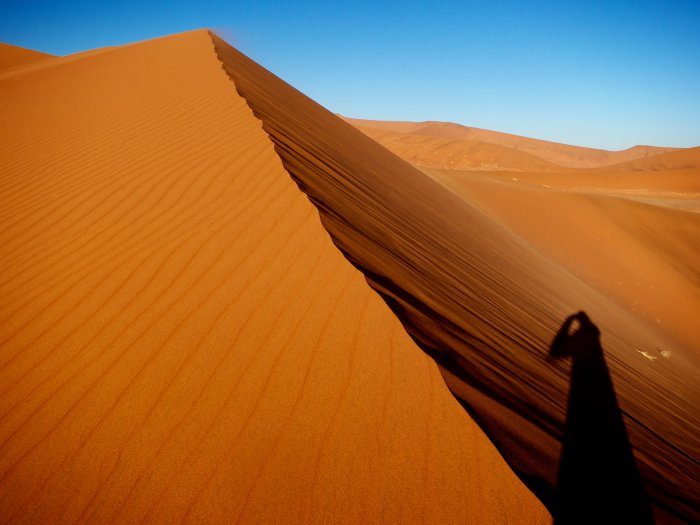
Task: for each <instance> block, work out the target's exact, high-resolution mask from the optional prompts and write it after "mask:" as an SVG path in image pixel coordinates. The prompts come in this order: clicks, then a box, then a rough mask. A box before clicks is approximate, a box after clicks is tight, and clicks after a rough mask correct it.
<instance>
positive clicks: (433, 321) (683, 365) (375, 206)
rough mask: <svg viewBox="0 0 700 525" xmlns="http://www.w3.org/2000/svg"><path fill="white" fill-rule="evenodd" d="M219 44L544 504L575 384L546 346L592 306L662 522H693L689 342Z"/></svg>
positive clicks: (409, 324) (373, 277)
mask: <svg viewBox="0 0 700 525" xmlns="http://www.w3.org/2000/svg"><path fill="white" fill-rule="evenodd" d="M214 42H215V44H216V49H217V53H218V55H219V57H220V58H221V60H222V62H223V63H224V67H225V69H226V71H227V73H228V74H229V76H230V77H231V78H232V79H233V80H234V82H235V84H236V88H237V89H238V91H239V93H240V94H241V95H242V96H243V97H244V98H245V99H246V101H247V102H248V103H249V104H250V106H251V107H252V109H253V111H254V113H255V114H256V116H258V118H260V120H261V121H262V123H263V127H264V129H265V131H266V132H267V133H268V134H269V135H270V137H271V138H272V140H273V141H274V142H275V146H276V149H277V152H278V153H279V154H280V157H281V158H282V161H283V162H284V166H285V168H286V169H287V171H289V172H290V174H291V175H292V176H293V177H294V178H295V180H296V181H297V184H299V186H300V188H301V189H302V190H303V191H304V192H306V193H307V195H308V196H309V198H310V199H311V201H312V202H313V203H314V204H315V205H316V206H317V207H318V209H319V210H320V212H321V218H322V221H323V224H324V225H325V226H326V228H327V229H328V231H329V232H330V233H331V236H332V237H333V241H334V242H335V244H336V245H337V246H338V247H339V248H340V249H341V250H342V252H343V253H344V254H345V255H346V257H347V258H348V259H349V260H350V261H351V262H352V263H353V264H354V265H355V266H357V267H358V268H359V269H361V270H362V272H363V273H364V274H365V276H366V278H367V280H368V282H369V283H370V285H371V286H372V287H373V288H374V289H375V290H377V291H378V292H379V293H380V294H381V295H382V297H383V298H384V300H385V301H386V302H387V304H388V305H389V306H390V307H391V308H392V310H393V311H394V312H395V313H396V315H397V316H398V317H399V318H400V319H401V321H402V322H403V324H404V327H405V328H406V329H407V331H408V332H409V333H410V334H411V336H412V337H413V338H414V340H415V341H416V343H417V344H418V345H419V346H421V348H423V350H424V351H426V353H428V354H429V355H430V356H431V357H433V358H434V359H435V360H436V362H437V363H438V364H439V365H440V368H441V370H442V372H443V377H444V378H445V380H446V382H447V384H448V386H449V387H450V389H451V391H452V392H453V393H454V394H455V396H456V397H457V398H459V399H460V401H461V402H462V404H463V406H465V407H466V408H467V409H468V410H469V412H470V413H471V414H472V415H473V416H474V417H475V419H476V420H477V421H478V422H479V424H480V426H481V427H482V428H483V429H484V430H485V431H486V432H487V434H488V435H489V436H490V437H491V438H492V440H493V441H494V443H496V445H497V446H498V448H499V449H500V450H501V452H502V453H503V454H504V457H505V458H506V460H507V461H508V462H509V463H510V464H511V466H512V467H513V468H514V469H515V470H516V472H518V473H519V475H520V476H521V478H522V479H523V480H525V481H526V482H527V483H528V485H529V486H530V487H531V488H532V489H533V490H534V491H535V492H536V493H537V494H538V495H539V496H540V497H541V498H542V499H543V500H545V501H552V497H553V494H554V490H555V487H556V478H557V473H558V464H559V456H560V450H561V442H562V439H563V436H564V432H565V421H566V407H567V396H568V384H569V377H568V368H567V367H565V366H564V365H562V364H555V365H553V364H552V363H551V362H550V361H549V360H548V359H547V356H548V352H549V343H550V341H551V339H552V337H553V334H555V333H556V332H557V331H558V329H559V323H561V319H562V318H563V317H564V316H565V315H567V314H568V313H570V312H572V311H578V310H581V309H585V310H586V311H587V312H589V313H590V315H591V317H592V318H594V319H596V322H598V323H599V324H600V326H601V332H602V334H603V338H604V346H605V348H606V352H607V354H608V364H609V368H610V375H611V376H612V379H613V381H614V383H615V385H616V391H617V397H618V400H619V406H620V409H621V411H622V414H623V417H624V421H625V424H626V426H627V432H628V434H629V439H630V442H631V444H632V447H633V450H634V454H635V458H636V461H637V464H638V466H639V471H640V474H641V476H642V479H643V481H644V484H645V486H646V490H647V492H648V494H649V497H650V498H651V501H652V503H653V505H654V507H655V513H656V514H657V517H658V518H659V519H663V520H666V521H672V520H674V519H686V520H688V519H690V520H692V519H697V518H698V515H699V510H698V500H697V494H698V493H699V491H698V488H699V487H698V480H697V479H696V477H695V475H694V472H696V471H697V468H698V459H697V458H698V457H699V454H698V452H699V446H698V438H697V429H698V427H699V425H698V413H697V408H696V407H697V405H698V402H699V401H700V396H699V390H698V384H697V377H698V355H697V351H696V349H694V348H692V347H689V346H688V345H686V344H684V341H680V340H677V339H676V338H674V337H673V335H672V334H670V333H669V332H667V331H665V330H662V329H660V328H659V327H658V326H655V325H654V324H652V323H648V322H646V321H645V320H644V319H642V318H640V316H638V315H637V314H636V313H634V312H631V311H630V310H629V309H627V308H624V307H622V306H621V305H620V304H619V303H618V302H617V301H616V300H614V299H613V298H610V297H608V296H606V294H605V293H603V292H602V291H601V290H599V289H597V287H595V286H593V285H591V284H590V283H588V282H586V281H585V280H583V279H582V278H580V277H578V276H577V275H575V274H574V273H572V272H571V271H569V270H568V269H567V268H565V267H563V266H562V265H561V264H559V263H558V262H557V261H556V260H553V259H552V258H550V257H549V256H548V255H547V254H545V253H542V252H541V251H540V250H537V249H535V248H534V247H533V246H532V245H531V244H530V243H529V242H527V241H526V240H524V239H523V238H522V237H521V236H519V235H517V234H516V233H514V232H512V231H510V230H508V229H506V228H505V227H503V225H502V224H501V223H500V222H498V221H495V220H494V219H493V218H492V217H491V216H489V215H488V214H485V213H484V212H483V211H481V210H480V209H478V208H477V207H475V206H474V205H473V204H471V203H470V202H468V201H467V200H465V199H464V198H463V197H462V196H461V195H458V194H457V193H456V192H453V191H451V189H448V188H446V187H443V186H442V185H441V184H436V181H435V180H433V179H431V178H430V177H428V176H426V175H425V174H423V173H421V172H420V171H418V170H416V169H415V168H413V167H411V166H410V165H409V164H407V163H405V162H403V161H401V160H400V159H398V158H397V157H394V156H391V155H388V154H387V151H386V150H385V149H384V148H382V147H381V146H379V145H378V144H376V143H371V142H368V141H367V140H366V138H365V137H364V136H363V135H361V134H359V133H358V132H357V131H356V130H354V129H352V128H351V127H350V126H348V125H347V124H346V123H345V122H343V121H342V120H341V119H339V118H333V117H332V116H331V115H330V114H329V113H328V112H327V111H326V110H324V109H323V108H321V107H320V106H318V105H317V104H315V103H313V101H311V100H309V99H308V98H306V97H304V96H303V95H301V94H300V93H298V92H297V91H295V90H293V89H292V88H290V87H289V86H287V85H286V84H284V83H283V82H281V81H280V80H279V79H277V78H275V77H274V76H272V75H271V74H270V73H268V72H266V71H265V70H263V69H262V68H260V67H259V66H257V65H256V64H254V63H253V62H251V61H250V60H248V59H246V57H244V56H243V55H241V54H240V53H238V52H236V51H235V50H234V49H232V48H231V47H230V46H228V45H227V44H225V43H224V42H223V41H221V40H220V39H218V38H216V37H214ZM301 115H303V118H302V117H301ZM638 348H662V349H664V351H668V352H670V353H671V354H672V355H673V358H672V359H663V360H657V361H654V362H650V361H649V360H648V359H647V358H646V357H645V356H643V355H641V354H640V353H639V352H638V351H636V349H638Z"/></svg>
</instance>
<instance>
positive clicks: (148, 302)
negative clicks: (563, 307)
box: [0, 31, 548, 523]
mask: <svg viewBox="0 0 700 525" xmlns="http://www.w3.org/2000/svg"><path fill="white" fill-rule="evenodd" d="M50 62H51V63H50V65H47V66H46V67H45V68H43V69H35V68H34V69H31V70H30V71H29V73H26V74H23V73H22V72H17V73H16V74H15V75H13V76H11V77H8V78H6V79H4V81H3V82H2V83H0V89H2V91H1V94H2V95H1V96H2V97H3V108H4V109H3V112H2V114H1V115H0V119H1V122H2V124H1V127H0V129H2V133H3V140H2V141H0V158H1V159H2V165H3V171H2V178H1V179H0V183H1V184H2V186H1V187H2V189H1V190H0V198H1V199H2V205H0V213H1V214H2V225H3V227H2V237H1V240H2V259H1V261H0V263H1V265H2V270H1V276H2V284H1V288H0V290H1V291H0V294H1V295H0V297H1V302H0V315H1V321H0V341H2V342H1V346H0V388H1V389H2V394H1V395H0V403H1V404H0V508H2V509H3V511H2V513H0V521H2V522H5V523H9V522H27V523H37V522H43V523H76V522H92V523H109V522H115V523H132V522H149V523H154V522H160V523H172V522H176V521H180V520H184V521H188V522H195V521H199V522H201V521H209V522H212V521H213V522H225V523H233V522H240V523H251V522H258V523H272V522H290V523H301V522H325V523H327V522H334V523H337V522H346V523H366V522H385V523H400V522H402V523H409V522H425V523H450V522H453V523H464V522H472V523H538V522H539V523H546V522H547V521H548V514H547V512H546V510H545V509H544V508H543V507H542V505H541V504H540V503H539V502H538V501H537V500H536V499H535V498H534V496H532V494H531V493H529V492H528V491H527V490H526V489H525V488H524V486H523V485H522V484H521V483H520V482H519V480H518V479H517V478H516V477H515V476H514V475H513V473H512V472H511V471H510V470H509V469H508V467H507V466H506V464H505V463H504V462H503V460H502V459H501V457H500V456H499V454H498V453H497V452H496V450H495V449H494V447H493V446H492V445H491V443H490V442H489V441H488V440H487V439H486V438H485V436H484V435H483V433H482V432H481V431H480V430H479V429H478V428H477V427H476V425H475V424H474V423H473V422H472V421H471V420H469V418H467V417H465V415H464V413H463V411H462V409H461V407H460V406H459V405H458V403H457V402H456V401H455V400H454V398H453V397H452V396H451V395H450V393H449V391H448V390H447V388H446V387H445V385H444V382H443V381H442V379H441V377H440V374H439V372H438V370H437V368H436V367H435V365H434V363H433V362H432V361H431V360H430V359H429V358H428V357H427V356H425V354H423V352H421V351H420V349H418V348H417V347H416V346H415V344H414V343H413V342H412V341H411V340H410V338H409V337H408V335H407V334H406V333H405V331H404V330H403V329H402V327H401V325H400V323H399V321H398V320H397V319H396V318H395V317H394V315H393V314H392V313H391V312H390V311H389V309H388V308H387V307H386V305H385V304H383V302H382V301H381V299H380V298H379V297H378V296H377V295H376V294H375V293H374V292H373V291H372V290H371V289H370V288H369V287H368V286H367V284H366V283H365V282H364V279H363V278H362V275H361V274H360V273H359V272H358V271H357V270H356V269H354V268H353V267H352V266H351V265H350V264H348V262H347V261H346V260H345V259H344V258H343V256H342V255H341V254H340V252H339V251H338V250H337V249H336V248H335V247H334V246H333V244H332V243H331V241H330V239H329V237H328V234H327V233H326V231H325V230H324V229H323V227H322V226H321V224H320V222H319V220H318V214H317V211H316V209H315V208H314V207H313V206H312V205H311V203H310V202H309V201H308V199H307V198H306V197H305V196H304V194H303V193H301V192H300V191H299V190H298V188H297V187H296V185H295V184H294V182H293V181H292V179H291V178H290V177H289V174H288V173H287V172H286V171H285V170H284V168H283V165H282V163H281V161H280V159H279V157H278V155H277V154H276V153H275V151H274V149H273V145H272V142H271V141H270V140H269V138H268V136H267V135H266V134H265V132H264V131H263V129H262V127H261V123H260V121H259V120H257V119H256V118H255V117H254V116H253V114H252V112H251V110H250V108H249V107H248V105H247V104H246V101H245V100H244V99H242V98H241V97H240V96H239V95H238V94H237V93H236V90H235V87H234V85H233V83H232V82H231V80H230V79H229V78H228V77H227V76H226V74H225V73H224V71H223V70H222V64H221V63H220V62H219V60H218V59H217V56H216V54H215V53H214V48H213V45H212V41H211V39H210V37H209V35H208V33H207V32H205V31H197V32H192V33H187V34H183V35H177V36H172V37H168V38H163V39H157V40H153V41H149V42H144V43H139V44H134V45H129V46H124V47H121V48H116V49H112V50H107V51H104V52H100V53H97V54H88V55H86V56H83V57H82V58H80V59H76V58H75V57H66V58H65V59H53V60H52V61H50ZM23 71H27V70H23ZM260 80H264V79H260ZM289 109H290V111H293V110H294V108H293V107H290V108H289ZM299 118H301V119H303V118H304V116H303V115H302V114H299ZM302 122H303V121H302Z"/></svg>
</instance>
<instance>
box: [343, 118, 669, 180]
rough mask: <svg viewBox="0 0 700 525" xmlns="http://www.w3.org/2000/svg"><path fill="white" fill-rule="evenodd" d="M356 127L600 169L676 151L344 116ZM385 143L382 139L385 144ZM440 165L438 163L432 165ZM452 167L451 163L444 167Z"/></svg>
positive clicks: (373, 131)
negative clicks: (618, 147) (501, 149)
mask: <svg viewBox="0 0 700 525" xmlns="http://www.w3.org/2000/svg"><path fill="white" fill-rule="evenodd" d="M343 118H344V119H345V120H346V121H347V122H349V123H351V124H352V125H353V126H355V127H357V128H360V129H362V130H363V131H364V132H365V133H367V134H369V135H373V134H376V133H377V131H378V130H382V131H385V132H387V131H389V132H399V133H405V134H409V135H413V136H422V137H431V138H433V139H440V140H446V139H450V140H453V141H455V140H458V141H476V142H480V143H482V144H483V145H485V144H491V145H497V146H501V147H505V148H509V149H512V150H516V151H519V152H521V153H525V154H530V155H534V156H536V157H539V158H540V159H541V160H544V161H546V162H548V163H553V164H557V165H559V166H562V167H568V168H596V167H601V166H607V165H610V164H616V163H620V162H627V161H631V160H635V159H640V158H645V157H652V156H655V155H658V154H661V153H667V152H669V151H673V150H674V148H660V147H654V146H634V147H631V148H628V149H626V150H622V151H607V150H601V149H594V148H582V147H580V146H570V145H568V144H559V143H556V142H549V141H546V140H538V139H531V138H528V137H521V136H518V135H511V134H508V133H500V132H498V131H490V130H486V129H479V128H471V127H467V126H462V125H460V124H453V123H451V122H390V121H377V120H363V119H353V118H347V117H343ZM383 143H384V142H382V144H383ZM434 160H435V159H434ZM432 167H437V166H432ZM444 167H449V166H444Z"/></svg>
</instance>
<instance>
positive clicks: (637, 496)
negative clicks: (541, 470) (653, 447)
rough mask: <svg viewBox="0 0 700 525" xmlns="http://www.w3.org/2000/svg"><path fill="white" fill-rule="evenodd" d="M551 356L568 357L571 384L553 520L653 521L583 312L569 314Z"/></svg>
mask: <svg viewBox="0 0 700 525" xmlns="http://www.w3.org/2000/svg"><path fill="white" fill-rule="evenodd" d="M550 357H551V358H553V359H560V358H565V357H570V358H571V359H572V365H571V384H570V387H569V400H568V408H567V416H566V424H565V429H564V440H563V448H562V452H561V459H560V461H559V474H558V478H557V486H556V491H555V501H554V502H553V503H554V504H553V509H551V510H552V511H553V512H552V514H553V517H554V523H555V524H556V525H564V524H579V523H581V524H583V523H586V524H589V523H633V524H647V523H654V518H653V513H652V510H651V505H650V503H649V500H648V497H647V495H646V491H645V490H644V485H643V483H642V479H641V477H640V475H639V472H638V470H637V465H636V463H635V460H634V456H633V454H632V446H631V444H630V441H629V438H628V436H627V431H626V429H625V425H624V422H623V420H622V413H621V411H620V407H619V405H618V403H617V397H616V396H615V390H614V388H613V384H612V380H611V379H610V373H609V371H608V366H607V364H606V363H605V357H604V355H603V348H602V347H601V344H600V331H599V330H598V328H597V327H596V326H595V325H594V324H593V322H591V320H590V319H589V318H588V316H587V315H586V314H585V312H579V313H577V314H574V315H572V316H569V317H568V318H567V319H566V321H564V324H563V325H562V327H561V328H560V330H559V332H558V333H557V335H556V336H555V338H554V340H553V342H552V346H551V350H550Z"/></svg>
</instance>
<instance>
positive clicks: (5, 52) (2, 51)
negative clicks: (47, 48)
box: [0, 43, 53, 71]
mask: <svg viewBox="0 0 700 525" xmlns="http://www.w3.org/2000/svg"><path fill="white" fill-rule="evenodd" d="M47 58H53V55H48V54H46V53H40V52H39V51H32V50H31V49H25V48H23V47H18V46H13V45H10V44H3V43H0V71H3V70H6V69H14V68H17V67H21V66H25V65H27V64H31V63H33V62H37V61H39V60H44V59H47Z"/></svg>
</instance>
